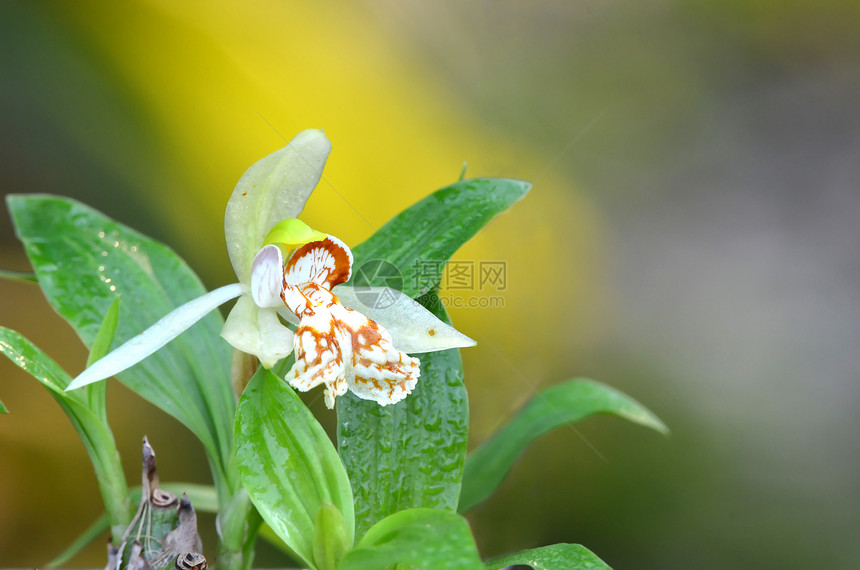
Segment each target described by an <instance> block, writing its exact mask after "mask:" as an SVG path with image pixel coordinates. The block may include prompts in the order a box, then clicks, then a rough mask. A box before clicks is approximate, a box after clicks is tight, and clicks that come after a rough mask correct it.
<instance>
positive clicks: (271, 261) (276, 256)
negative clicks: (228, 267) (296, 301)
mask: <svg viewBox="0 0 860 570" xmlns="http://www.w3.org/2000/svg"><path fill="white" fill-rule="evenodd" d="M283 290H284V256H283V254H282V253H281V249H280V248H279V247H278V246H276V245H267V246H265V247H264V248H263V249H261V250H260V252H259V253H257V256H256V257H255V258H254V264H253V265H252V268H251V297H252V298H253V299H254V303H256V304H257V306H258V307H265V308H273V307H283V306H284V301H283V300H282V299H281V292H282V291H283Z"/></svg>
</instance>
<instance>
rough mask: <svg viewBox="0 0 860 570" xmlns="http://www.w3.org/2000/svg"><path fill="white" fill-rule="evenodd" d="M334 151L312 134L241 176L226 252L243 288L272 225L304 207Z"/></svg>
mask: <svg viewBox="0 0 860 570" xmlns="http://www.w3.org/2000/svg"><path fill="white" fill-rule="evenodd" d="M330 152H331V143H330V142H329V140H328V139H327V138H326V136H325V134H323V132H322V131H321V130H316V129H308V130H306V131H302V132H300V133H299V134H297V135H296V136H295V137H293V140H291V141H290V142H289V144H287V146H285V147H284V148H282V149H281V150H278V151H276V152H274V153H272V154H270V155H269V156H267V157H265V158H263V159H261V160H259V161H258V162H256V163H255V164H254V165H253V166H251V168H249V169H248V170H247V171H246V172H245V174H243V175H242V178H241V179H240V180H239V182H238V184H236V188H235V190H233V194H232V195H231V196H230V200H229V202H227V211H226V213H225V215H224V233H225V235H226V238H227V252H228V253H229V254H230V262H231V263H232V264H233V269H234V271H235V272H236V276H237V277H238V278H239V281H240V282H241V283H246V284H247V283H248V280H249V277H250V273H251V263H252V262H253V260H254V256H255V255H256V254H257V250H258V249H259V248H260V247H261V246H262V245H263V239H264V238H265V237H266V234H267V233H268V232H269V230H271V229H272V226H274V225H275V224H276V223H278V222H279V221H281V220H283V219H286V218H295V217H297V216H298V215H299V213H300V212H301V211H302V209H303V208H304V207H305V202H307V200H308V196H310V194H311V192H312V191H313V189H314V188H315V187H316V185H317V183H318V182H319V181H320V178H321V177H322V171H323V167H324V166H325V162H326V159H327V158H328V155H329V153H330Z"/></svg>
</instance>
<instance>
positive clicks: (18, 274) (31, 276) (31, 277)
mask: <svg viewBox="0 0 860 570" xmlns="http://www.w3.org/2000/svg"><path fill="white" fill-rule="evenodd" d="M0 278H2V279H11V280H13V281H27V282H28V283H38V282H39V280H38V279H36V274H35V273H27V272H24V271H6V270H5V269H0Z"/></svg>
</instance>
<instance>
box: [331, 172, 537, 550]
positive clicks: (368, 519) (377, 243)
mask: <svg viewBox="0 0 860 570" xmlns="http://www.w3.org/2000/svg"><path fill="white" fill-rule="evenodd" d="M529 186H530V185H529V184H528V183H526V182H520V181H516V180H493V179H475V180H465V181H463V182H458V183H456V184H454V185H452V186H449V187H447V188H444V189H442V190H439V191H437V192H435V193H434V194H432V195H430V196H428V197H427V198H425V199H424V200H421V201H420V202H418V203H417V204H415V205H413V206H412V207H410V208H409V209H407V210H406V211H404V212H402V213H400V214H399V215H398V216H396V217H395V218H393V219H392V220H391V221H390V222H388V223H387V224H386V225H385V226H383V227H382V228H381V229H380V230H379V231H377V232H376V233H375V234H374V235H373V236H371V237H370V238H369V239H368V240H367V241H365V242H364V243H362V244H361V245H359V246H357V247H356V248H355V249H354V251H353V253H354V255H355V259H356V264H355V266H356V267H359V268H360V267H361V266H362V264H364V263H368V262H372V261H373V260H386V261H388V262H390V263H392V264H394V265H395V266H397V267H398V268H399V270H400V272H401V273H402V275H403V284H404V287H403V291H404V292H405V293H406V294H408V295H410V296H413V297H414V296H416V295H417V294H419V293H424V292H425V291H422V290H421V285H422V284H421V283H419V282H418V280H417V279H415V275H416V273H415V272H416V262H418V261H421V260H434V261H439V262H445V261H447V260H448V259H449V258H450V257H451V255H453V253H454V252H455V251H456V250H457V249H458V248H459V247H460V246H461V245H462V244H463V243H465V242H466V241H468V240H469V239H470V238H471V237H472V236H473V235H475V234H476V233H477V232H478V231H479V230H480V229H481V228H483V227H484V226H485V225H486V224H487V223H488V222H489V221H490V220H491V219H492V218H493V217H494V216H495V215H496V214H498V213H500V212H502V211H504V210H506V209H507V208H508V207H510V206H511V205H512V204H513V203H514V202H516V201H517V200H519V199H520V198H522V197H523V196H524V195H525V193H526V192H527V191H528V189H529ZM363 285H371V286H372V285H390V282H387V281H385V280H384V279H381V280H380V281H379V282H374V281H373V280H371V282H368V283H363ZM428 308H429V309H430V310H431V311H433V312H434V313H435V314H436V316H438V317H439V318H440V319H442V320H443V321H445V322H448V323H450V320H449V319H448V317H447V314H446V313H445V309H444V307H442V306H441V305H440V304H438V303H437V304H436V305H435V306H429V307H428ZM419 357H420V360H421V377H420V379H419V381H418V386H417V387H416V389H415V391H414V392H413V393H412V394H411V395H409V397H408V398H406V400H405V401H403V402H400V403H399V404H395V405H393V406H386V407H381V406H379V405H378V404H376V403H375V402H370V401H366V400H360V399H358V398H356V397H354V396H352V394H346V395H345V396H341V397H340V398H338V406H337V411H338V450H339V452H340V455H341V459H343V463H344V466H345V467H346V470H347V472H348V473H349V476H350V480H351V481H352V488H353V493H355V511H356V535H357V536H361V535H362V534H363V533H364V532H365V531H366V530H367V529H368V528H370V527H371V526H372V525H373V524H374V523H375V522H377V521H379V520H381V519H383V518H384V517H386V516H388V515H390V514H392V513H395V512H397V511H400V510H403V509H409V508H415V507H432V508H438V509H448V510H451V511H453V510H455V509H456V507H457V501H458V498H459V495H460V483H461V479H462V474H463V463H464V460H465V454H466V440H467V434H468V423H469V404H468V399H467V396H466V388H465V386H464V384H463V366H462V362H461V360H460V353H459V351H457V350H446V351H441V352H433V353H426V354H421V355H419Z"/></svg>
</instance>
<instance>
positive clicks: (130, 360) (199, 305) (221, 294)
mask: <svg viewBox="0 0 860 570" xmlns="http://www.w3.org/2000/svg"><path fill="white" fill-rule="evenodd" d="M242 293H243V287H242V285H240V284H239V283H234V284H232V285H225V286H224V287H220V288H218V289H215V290H214V291H210V292H209V293H206V294H205V295H202V296H200V297H197V298H196V299H193V300H191V301H188V302H187V303H185V304H184V305H182V306H181V307H177V308H176V309H174V310H173V311H171V312H170V313H168V314H167V315H166V316H164V317H162V318H161V319H160V320H159V321H158V322H157V323H155V324H154V325H152V326H151V327H149V328H148V329H146V330H145V331H143V332H142V333H140V334H139V335H137V336H135V337H134V338H131V339H130V340H129V341H128V342H126V343H125V344H123V345H122V346H120V347H119V348H117V349H115V350H113V351H112V352H110V353H108V354H107V355H105V356H104V358H101V359H99V360H97V361H96V362H94V363H93V365H92V366H90V367H89V368H87V369H86V370H84V371H83V372H82V373H81V374H80V375H79V376H78V377H77V378H75V379H74V380H72V382H71V383H70V384H69V385H68V387H67V388H66V391H67V392H68V391H69V390H75V389H77V388H80V387H82V386H86V385H87V384H92V383H93V382H98V381H99V380H104V379H105V378H110V377H111V376H114V375H116V374H119V373H120V372H122V371H123V370H126V369H127V368H130V367H132V366H133V365H135V364H137V363H138V362H140V361H141V360H143V359H144V358H146V357H147V356H149V355H150V354H152V353H154V352H155V351H156V350H158V349H159V348H161V347H163V346H164V345H165V344H167V343H168V342H170V341H171V340H173V339H174V338H176V337H177V336H179V335H180V334H181V333H182V332H184V331H186V330H188V329H189V328H191V326H192V325H193V324H194V323H196V322H197V321H199V320H200V319H202V318H203V317H205V316H206V315H207V314H209V313H210V312H211V311H213V310H214V309H216V308H218V306H220V305H222V304H224V303H226V302H227V301H229V300H230V299H233V298H234V297H238V296H239V295H241V294H242Z"/></svg>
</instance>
